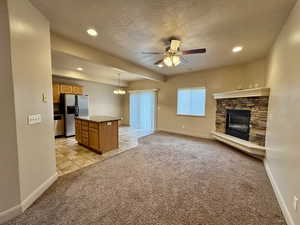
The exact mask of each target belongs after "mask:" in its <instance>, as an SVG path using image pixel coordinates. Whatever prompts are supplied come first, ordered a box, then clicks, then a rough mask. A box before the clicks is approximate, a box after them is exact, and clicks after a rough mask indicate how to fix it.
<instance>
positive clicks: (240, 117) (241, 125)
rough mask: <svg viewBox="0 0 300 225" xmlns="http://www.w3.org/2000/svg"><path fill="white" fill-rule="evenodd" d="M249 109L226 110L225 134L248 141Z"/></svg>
mask: <svg viewBox="0 0 300 225" xmlns="http://www.w3.org/2000/svg"><path fill="white" fill-rule="evenodd" d="M250 116H251V112H250V110H227V116H226V134H229V135H232V136H235V137H238V138H240V139H243V140H246V141H249V132H250Z"/></svg>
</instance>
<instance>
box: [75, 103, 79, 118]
mask: <svg viewBox="0 0 300 225" xmlns="http://www.w3.org/2000/svg"><path fill="white" fill-rule="evenodd" d="M75 116H79V107H78V105H76V106H75Z"/></svg>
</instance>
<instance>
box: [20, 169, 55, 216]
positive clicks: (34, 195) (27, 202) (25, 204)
mask: <svg viewBox="0 0 300 225" xmlns="http://www.w3.org/2000/svg"><path fill="white" fill-rule="evenodd" d="M57 178H58V175H57V173H55V174H54V175H53V176H51V177H50V178H48V179H47V180H46V181H45V182H44V183H42V184H41V185H40V186H39V187H38V188H37V189H35V190H34V191H33V192H32V193H31V194H30V195H29V196H28V197H27V198H26V199H25V200H24V201H22V203H21V207H22V210H23V212H24V211H25V210H26V209H27V208H28V207H29V206H31V205H32V204H33V203H34V201H35V200H37V199H38V198H39V197H40V196H41V195H42V194H43V193H44V192H45V191H46V190H47V189H48V188H49V187H50V186H51V185H52V184H53V183H54V182H55V181H56V180H57Z"/></svg>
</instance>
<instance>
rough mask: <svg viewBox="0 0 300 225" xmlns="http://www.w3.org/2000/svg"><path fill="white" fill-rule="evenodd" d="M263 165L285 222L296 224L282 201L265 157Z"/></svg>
mask: <svg viewBox="0 0 300 225" xmlns="http://www.w3.org/2000/svg"><path fill="white" fill-rule="evenodd" d="M264 166H265V170H266V172H267V175H268V177H269V180H270V182H271V184H272V187H273V190H274V192H275V195H276V198H277V201H278V202H279V205H280V208H281V211H282V213H283V216H284V218H285V220H286V222H287V224H288V225H296V224H295V223H294V220H293V218H292V216H291V214H290V212H289V210H288V207H287V205H286V203H285V201H284V198H283V196H282V194H281V192H280V189H279V187H278V185H277V184H276V181H275V178H274V176H273V174H272V171H271V168H270V167H269V165H268V163H267V160H266V159H265V160H264Z"/></svg>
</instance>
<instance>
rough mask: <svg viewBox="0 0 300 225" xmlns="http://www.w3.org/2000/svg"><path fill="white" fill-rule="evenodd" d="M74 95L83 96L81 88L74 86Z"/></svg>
mask: <svg viewBox="0 0 300 225" xmlns="http://www.w3.org/2000/svg"><path fill="white" fill-rule="evenodd" d="M73 94H75V95H83V89H82V87H81V86H74V85H73Z"/></svg>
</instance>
